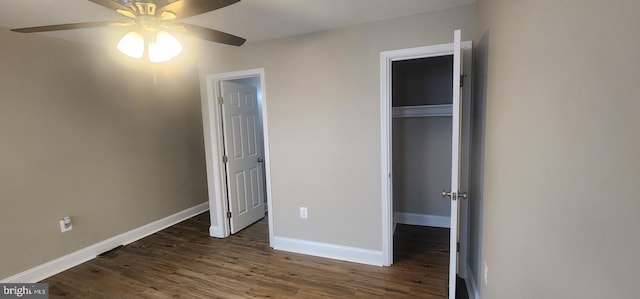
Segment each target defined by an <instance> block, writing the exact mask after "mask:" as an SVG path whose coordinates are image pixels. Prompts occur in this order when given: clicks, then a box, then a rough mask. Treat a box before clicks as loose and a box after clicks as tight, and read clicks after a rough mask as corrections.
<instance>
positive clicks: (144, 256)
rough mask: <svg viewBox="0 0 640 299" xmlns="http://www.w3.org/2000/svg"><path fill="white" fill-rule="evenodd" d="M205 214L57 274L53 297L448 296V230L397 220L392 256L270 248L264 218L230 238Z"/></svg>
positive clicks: (52, 279) (52, 280)
mask: <svg viewBox="0 0 640 299" xmlns="http://www.w3.org/2000/svg"><path fill="white" fill-rule="evenodd" d="M208 229H209V213H203V214H200V215H198V216H195V217H194V218H191V219H189V220H186V221H184V222H182V223H179V224H177V225H175V226H172V227H170V228H167V229H165V230H163V231H160V232H158V233H156V234H153V235H151V236H149V237H146V238H144V239H142V240H139V241H137V242H134V243H131V244H129V245H127V246H125V247H122V248H121V249H118V250H116V251H114V252H112V253H110V254H109V255H107V256H104V257H98V258H96V259H94V260H91V261H89V262H87V263H84V264H82V265H79V266H77V267H74V268H72V269H69V270H67V271H64V272H62V273H60V274H58V275H55V276H52V277H50V278H48V279H46V280H44V281H43V282H47V283H49V291H50V298H446V296H447V271H448V259H449V255H448V254H449V253H448V232H449V230H448V229H440V228H429V227H419V226H409V225H398V227H397V229H396V233H395V263H394V265H393V266H391V267H377V266H367V265H361V264H356V263H349V262H341V261H336V260H331V259H324V258H316V257H310V256H306V255H300V254H294V253H287V252H282V251H276V250H272V249H271V248H269V236H268V224H267V220H266V217H265V219H263V220H261V221H259V222H257V223H255V224H254V225H252V226H250V227H248V228H246V229H245V230H243V231H241V232H240V233H238V234H236V235H233V236H231V237H229V238H227V239H216V238H212V237H210V236H209V235H208Z"/></svg>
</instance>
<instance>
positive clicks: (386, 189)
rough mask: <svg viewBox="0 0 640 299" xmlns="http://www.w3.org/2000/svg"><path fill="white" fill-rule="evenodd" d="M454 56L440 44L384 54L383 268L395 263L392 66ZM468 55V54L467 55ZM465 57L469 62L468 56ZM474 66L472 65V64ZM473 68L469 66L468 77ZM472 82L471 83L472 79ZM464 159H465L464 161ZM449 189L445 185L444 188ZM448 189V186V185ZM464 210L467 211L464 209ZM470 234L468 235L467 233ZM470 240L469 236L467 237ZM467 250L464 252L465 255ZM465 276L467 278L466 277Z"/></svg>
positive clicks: (448, 46)
mask: <svg viewBox="0 0 640 299" xmlns="http://www.w3.org/2000/svg"><path fill="white" fill-rule="evenodd" d="M471 46H472V44H471V42H470V41H465V42H462V49H464V50H469V49H471ZM443 55H453V43H449V44H440V45H433V46H423V47H415V48H407V49H398V50H391V51H384V52H380V145H381V148H380V156H381V173H380V174H381V176H380V179H381V181H380V183H381V184H380V185H381V186H382V188H381V194H382V255H383V265H385V266H390V265H392V264H393V230H394V226H395V222H394V219H393V217H394V215H393V214H394V213H393V212H394V211H393V185H392V179H391V178H392V169H393V168H392V158H391V157H392V150H391V148H392V134H391V132H392V127H391V122H392V119H393V118H392V108H391V92H392V88H391V63H392V62H394V61H400V60H408V59H416V58H425V57H433V56H443ZM463 55H464V54H463ZM464 56H465V63H470V62H471V61H470V59H469V61H467V60H466V59H467V55H464ZM469 66H470V65H469ZM469 66H465V74H467V75H470V74H471V73H470V72H467V71H466V70H467V69H468V67H469ZM469 81H470V80H469ZM470 85H471V84H465V95H464V96H465V97H468V96H469V95H470V93H469V92H468V91H467V89H469V90H470ZM463 160H464V159H463ZM443 187H445V186H443ZM446 187H448V186H446ZM463 210H464V209H463ZM461 213H462V215H461V217H466V215H465V214H466V211H461ZM465 233H466V232H465ZM464 237H466V236H464ZM464 243H465V244H461V247H462V249H464V250H461V253H460V255H461V262H462V265H463V267H461V271H464V272H465V273H466V265H467V261H466V258H467V252H466V248H465V247H466V246H465V245H466V241H465V242H464ZM462 251H464V253H463V252H462ZM463 277H464V276H463Z"/></svg>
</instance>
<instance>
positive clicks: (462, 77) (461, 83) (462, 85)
mask: <svg viewBox="0 0 640 299" xmlns="http://www.w3.org/2000/svg"><path fill="white" fill-rule="evenodd" d="M466 76H467V75H465V74H462V75H460V87H464V77H466Z"/></svg>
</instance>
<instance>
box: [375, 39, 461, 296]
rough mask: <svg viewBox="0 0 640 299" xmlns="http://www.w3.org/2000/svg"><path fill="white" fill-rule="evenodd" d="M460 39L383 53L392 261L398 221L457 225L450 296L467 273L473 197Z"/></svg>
mask: <svg viewBox="0 0 640 299" xmlns="http://www.w3.org/2000/svg"><path fill="white" fill-rule="evenodd" d="M460 37H461V32H460V31H456V32H455V33H454V43H451V44H441V45H433V46H426V47H417V48H410V49H400V50H394V51H386V52H382V53H381V55H380V58H381V61H380V65H381V118H382V119H381V120H382V122H381V123H382V128H381V132H382V135H381V137H382V148H381V150H382V180H383V184H382V196H383V202H382V203H383V211H382V212H383V215H382V217H383V252H384V257H385V262H386V263H385V264H387V265H391V264H392V263H393V233H394V228H395V225H396V224H397V223H405V224H412V225H424V226H435V227H442V228H449V229H450V236H451V237H450V244H449V248H450V263H449V265H450V268H449V291H450V293H449V297H450V298H455V286H456V285H455V282H456V276H457V275H459V276H460V277H462V278H465V277H466V275H467V269H468V261H467V256H468V253H467V235H468V231H469V229H468V221H467V220H468V217H467V215H468V201H469V200H471V198H470V196H468V195H467V193H466V190H467V186H468V165H469V148H470V144H469V141H470V123H471V122H470V120H471V119H470V118H471V113H470V112H471V108H472V107H471V98H470V94H471V78H470V77H469V76H468V75H469V74H471V69H470V66H471V42H461V41H460ZM463 62H464V63H463ZM462 66H464V67H462Z"/></svg>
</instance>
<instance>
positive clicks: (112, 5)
mask: <svg viewBox="0 0 640 299" xmlns="http://www.w3.org/2000/svg"><path fill="white" fill-rule="evenodd" d="M89 1H91V2H93V3H95V4H98V5H100V6H103V7H106V8H109V9H113V10H115V11H118V10H124V11H128V12H132V13H133V11H132V10H131V9H130V8H129V7H126V6H124V5H122V4H120V3H118V2H115V1H113V0H89ZM118 12H119V11H118ZM121 14H122V13H121ZM123 15H124V16H127V17H128V15H126V14H123Z"/></svg>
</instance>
